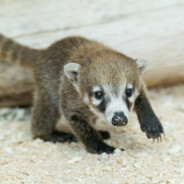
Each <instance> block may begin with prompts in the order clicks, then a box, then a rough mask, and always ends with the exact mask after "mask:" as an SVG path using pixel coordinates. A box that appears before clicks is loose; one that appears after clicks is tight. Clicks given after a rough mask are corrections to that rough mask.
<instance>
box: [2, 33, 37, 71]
mask: <svg viewBox="0 0 184 184" xmlns="http://www.w3.org/2000/svg"><path fill="white" fill-rule="evenodd" d="M39 55H40V51H39V50H36V49H31V48H29V47H26V46H23V45H21V44H19V43H16V42H15V41H13V40H11V39H9V38H6V37H5V36H3V35H1V34H0V59H2V60H5V61H8V62H10V63H14V64H18V65H21V66H24V67H28V68H34V66H35V64H36V61H37V59H38V57H39Z"/></svg>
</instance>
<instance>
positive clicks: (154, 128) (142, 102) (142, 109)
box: [135, 89, 164, 140]
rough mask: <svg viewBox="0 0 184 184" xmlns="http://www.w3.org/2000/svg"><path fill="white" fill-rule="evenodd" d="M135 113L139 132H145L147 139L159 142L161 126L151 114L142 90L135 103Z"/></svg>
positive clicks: (150, 108) (151, 111)
mask: <svg viewBox="0 0 184 184" xmlns="http://www.w3.org/2000/svg"><path fill="white" fill-rule="evenodd" d="M135 111H136V113H137V117H138V120H139V123H140V126H141V130H142V131H143V132H146V135H147V137H148V138H152V139H157V140H159V138H160V139H161V134H162V133H164V130H163V127H162V124H161V123H160V121H159V119H158V118H157V116H156V115H155V113H154V112H153V110H152V107H151V105H150V103H149V101H148V99H147V97H146V94H145V91H144V90H143V89H142V90H141V92H140V94H139V96H138V97H137V99H136V101H135Z"/></svg>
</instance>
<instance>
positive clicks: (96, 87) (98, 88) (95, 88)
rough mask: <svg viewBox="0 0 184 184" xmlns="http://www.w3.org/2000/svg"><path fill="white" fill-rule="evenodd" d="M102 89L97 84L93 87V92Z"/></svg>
mask: <svg viewBox="0 0 184 184" xmlns="http://www.w3.org/2000/svg"><path fill="white" fill-rule="evenodd" d="M100 90H101V88H100V87H99V86H95V87H94V88H93V92H96V91H100Z"/></svg>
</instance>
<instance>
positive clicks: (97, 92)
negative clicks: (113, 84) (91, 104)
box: [94, 91, 104, 100]
mask: <svg viewBox="0 0 184 184" xmlns="http://www.w3.org/2000/svg"><path fill="white" fill-rule="evenodd" d="M94 97H95V98H96V99H97V100H101V99H102V98H103V97H104V92H103V91H96V92H94Z"/></svg>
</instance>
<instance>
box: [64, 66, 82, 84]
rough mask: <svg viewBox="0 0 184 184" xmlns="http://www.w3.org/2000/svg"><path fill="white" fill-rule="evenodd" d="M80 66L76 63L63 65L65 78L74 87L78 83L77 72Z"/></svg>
mask: <svg viewBox="0 0 184 184" xmlns="http://www.w3.org/2000/svg"><path fill="white" fill-rule="evenodd" d="M79 68H80V65H79V64H77V63H68V64H66V65H64V73H65V76H66V77H67V78H68V79H69V80H70V81H71V82H72V83H73V85H74V86H75V87H76V86H77V82H78V71H79Z"/></svg>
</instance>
